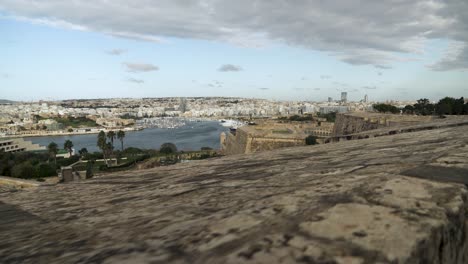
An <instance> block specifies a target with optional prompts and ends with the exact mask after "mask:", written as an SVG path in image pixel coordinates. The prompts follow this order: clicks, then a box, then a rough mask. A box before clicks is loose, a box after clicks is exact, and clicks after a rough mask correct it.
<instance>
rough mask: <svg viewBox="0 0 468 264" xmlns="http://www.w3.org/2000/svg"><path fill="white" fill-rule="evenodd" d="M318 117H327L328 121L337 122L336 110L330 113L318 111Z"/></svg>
mask: <svg viewBox="0 0 468 264" xmlns="http://www.w3.org/2000/svg"><path fill="white" fill-rule="evenodd" d="M317 117H320V118H325V119H327V122H331V123H335V120H336V112H331V113H328V114H321V113H317Z"/></svg>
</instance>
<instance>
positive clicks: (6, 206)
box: [0, 126, 468, 264]
mask: <svg viewBox="0 0 468 264" xmlns="http://www.w3.org/2000/svg"><path fill="white" fill-rule="evenodd" d="M466 131H467V126H460V127H447V128H438V129H437V130H435V129H432V130H423V131H419V132H414V133H402V134H397V135H389V136H385V137H376V138H372V139H363V140H352V141H345V142H340V143H336V144H323V145H318V146H307V147H297V148H285V149H281V150H275V151H266V152H261V153H255V154H249V155H238V156H227V157H223V158H219V159H210V160H204V161H199V162H191V163H184V164H177V165H174V166H170V167H160V168H154V169H150V170H143V171H137V170H131V171H122V172H117V173H113V174H109V175H105V176H101V177H96V178H93V179H89V180H86V181H81V182H71V183H69V184H58V185H50V184H47V185H43V186H40V187H38V188H31V189H28V190H27V191H15V192H9V191H8V192H1V191H0V212H1V215H0V234H1V239H0V256H1V260H2V261H1V262H2V263H34V264H36V263H39V264H40V263H47V264H50V263H181V264H184V263H194V264H201V263H257V264H258V263H266V264H275V263H408V264H413V263H420V264H421V263H434V264H442V263H460V264H462V263H468V256H467V255H468V247H467V246H468V233H467V225H466V224H467V218H466V216H467V215H468V207H467V205H468V191H467V188H466V185H465V184H466V183H467V182H466V175H468V133H466ZM418 175H419V176H418ZM421 176H422V177H421ZM436 177H437V178H438V181H436V180H434V179H437V178H436ZM444 178H445V179H444ZM454 178H455V179H456V178H458V179H459V180H464V181H465V182H464V183H465V184H463V183H456V182H453V181H450V179H454Z"/></svg>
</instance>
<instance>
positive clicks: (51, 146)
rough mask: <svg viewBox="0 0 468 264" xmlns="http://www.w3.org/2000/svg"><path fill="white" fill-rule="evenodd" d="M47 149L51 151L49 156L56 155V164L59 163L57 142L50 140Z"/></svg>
mask: <svg viewBox="0 0 468 264" xmlns="http://www.w3.org/2000/svg"><path fill="white" fill-rule="evenodd" d="M47 150H48V151H49V158H50V157H54V161H55V165H57V153H58V145H57V143H55V142H50V143H49V146H47Z"/></svg>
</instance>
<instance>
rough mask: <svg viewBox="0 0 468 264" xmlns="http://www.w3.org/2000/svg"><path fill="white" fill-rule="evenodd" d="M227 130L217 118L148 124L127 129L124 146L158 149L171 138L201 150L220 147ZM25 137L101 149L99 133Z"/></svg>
mask: <svg viewBox="0 0 468 264" xmlns="http://www.w3.org/2000/svg"><path fill="white" fill-rule="evenodd" d="M225 131H228V129H227V128H225V127H223V126H221V125H220V124H219V122H216V121H202V122H187V124H186V125H185V126H182V127H179V128H174V129H170V128H146V129H145V130H142V131H130V132H125V133H126V136H125V139H124V147H125V148H126V147H136V148H144V149H159V147H160V146H161V144H163V143H166V142H172V143H174V144H176V146H177V148H178V149H179V150H199V149H200V148H201V147H210V148H214V149H219V148H220V145H219V135H220V134H221V132H225ZM24 139H25V140H28V141H32V142H33V143H36V144H40V145H42V146H47V145H48V144H49V143H50V142H52V141H53V142H55V143H57V144H58V145H59V147H60V148H63V143H64V142H65V140H67V139H69V140H71V141H72V142H73V145H74V148H75V150H76V151H78V150H79V149H81V148H87V149H88V151H91V152H93V151H99V149H98V148H97V146H96V143H97V134H91V135H73V136H50V137H28V138H24ZM114 145H115V148H116V149H120V141H119V140H117V139H116V140H114Z"/></svg>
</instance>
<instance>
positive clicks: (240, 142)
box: [222, 129, 249, 155]
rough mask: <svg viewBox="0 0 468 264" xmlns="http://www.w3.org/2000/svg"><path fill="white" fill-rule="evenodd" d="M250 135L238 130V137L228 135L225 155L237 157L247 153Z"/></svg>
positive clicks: (224, 148)
mask: <svg viewBox="0 0 468 264" xmlns="http://www.w3.org/2000/svg"><path fill="white" fill-rule="evenodd" d="M248 140H249V135H248V134H247V132H245V131H243V130H241V129H238V130H237V132H236V135H233V134H231V133H228V134H227V136H226V140H225V143H224V145H222V146H223V151H224V154H225V155H235V154H244V153H246V148H247V143H248Z"/></svg>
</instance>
